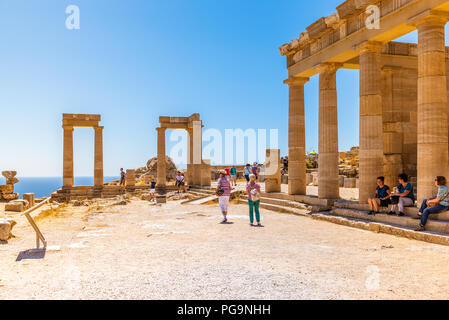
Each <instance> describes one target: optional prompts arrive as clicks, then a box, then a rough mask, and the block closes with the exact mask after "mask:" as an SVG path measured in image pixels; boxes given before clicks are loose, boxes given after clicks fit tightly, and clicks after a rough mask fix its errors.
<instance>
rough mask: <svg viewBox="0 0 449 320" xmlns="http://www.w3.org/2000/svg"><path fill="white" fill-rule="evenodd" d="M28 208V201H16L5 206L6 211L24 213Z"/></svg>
mask: <svg viewBox="0 0 449 320" xmlns="http://www.w3.org/2000/svg"><path fill="white" fill-rule="evenodd" d="M27 208H28V201H26V200H14V201H11V202H9V203H7V204H6V205H5V211H12V212H23V211H25V210H26V209H27Z"/></svg>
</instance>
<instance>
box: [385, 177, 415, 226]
mask: <svg viewBox="0 0 449 320" xmlns="http://www.w3.org/2000/svg"><path fill="white" fill-rule="evenodd" d="M398 178H399V185H398V186H397V187H396V191H395V192H394V193H392V194H391V195H390V197H398V202H397V204H394V205H392V206H391V211H390V213H389V214H390V215H392V214H396V208H397V207H399V216H401V217H402V216H405V214H404V208H405V207H411V206H413V205H415V194H414V193H413V185H412V184H411V183H410V182H408V176H407V175H406V174H405V173H401V174H400V175H399V176H398Z"/></svg>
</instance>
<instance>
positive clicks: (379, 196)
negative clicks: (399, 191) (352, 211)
mask: <svg viewBox="0 0 449 320" xmlns="http://www.w3.org/2000/svg"><path fill="white" fill-rule="evenodd" d="M390 194H391V191H390V187H389V186H387V185H386V184H385V178H384V177H378V178H377V188H376V197H375V198H371V199H368V204H369V208H370V210H371V211H370V212H369V213H368V214H369V215H373V214H376V213H379V207H386V208H388V206H389V205H390V203H391V200H390Z"/></svg>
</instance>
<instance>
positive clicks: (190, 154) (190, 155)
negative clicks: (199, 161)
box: [186, 128, 194, 185]
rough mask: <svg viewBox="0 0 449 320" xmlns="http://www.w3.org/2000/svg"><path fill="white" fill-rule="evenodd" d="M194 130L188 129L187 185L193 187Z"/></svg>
mask: <svg viewBox="0 0 449 320" xmlns="http://www.w3.org/2000/svg"><path fill="white" fill-rule="evenodd" d="M192 176H193V128H188V129H187V177H186V178H187V183H188V184H190V185H193V184H194V183H193V181H192Z"/></svg>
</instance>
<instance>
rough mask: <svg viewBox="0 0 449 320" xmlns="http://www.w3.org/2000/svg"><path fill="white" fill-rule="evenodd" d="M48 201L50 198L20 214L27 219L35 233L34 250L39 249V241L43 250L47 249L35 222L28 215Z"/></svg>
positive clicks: (45, 241)
mask: <svg viewBox="0 0 449 320" xmlns="http://www.w3.org/2000/svg"><path fill="white" fill-rule="evenodd" d="M50 200H51V197H49V198H47V199H45V200H44V201H42V202H40V203H38V204H37V205H35V206H34V207H32V208H30V209H28V210H26V211H25V212H24V213H22V215H24V216H25V217H26V218H27V220H28V222H29V223H30V225H31V226H32V227H33V229H34V231H35V232H36V248H37V249H39V247H40V241H42V244H43V245H44V249H45V248H47V240H45V237H44V235H43V234H42V232H41V231H40V230H39V227H38V226H37V224H36V222H35V221H34V219H33V217H32V216H31V215H30V213H31V212H33V211H36V210H37V209H39V208H40V207H42V206H43V205H44V204H46V203H48V202H50Z"/></svg>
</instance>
